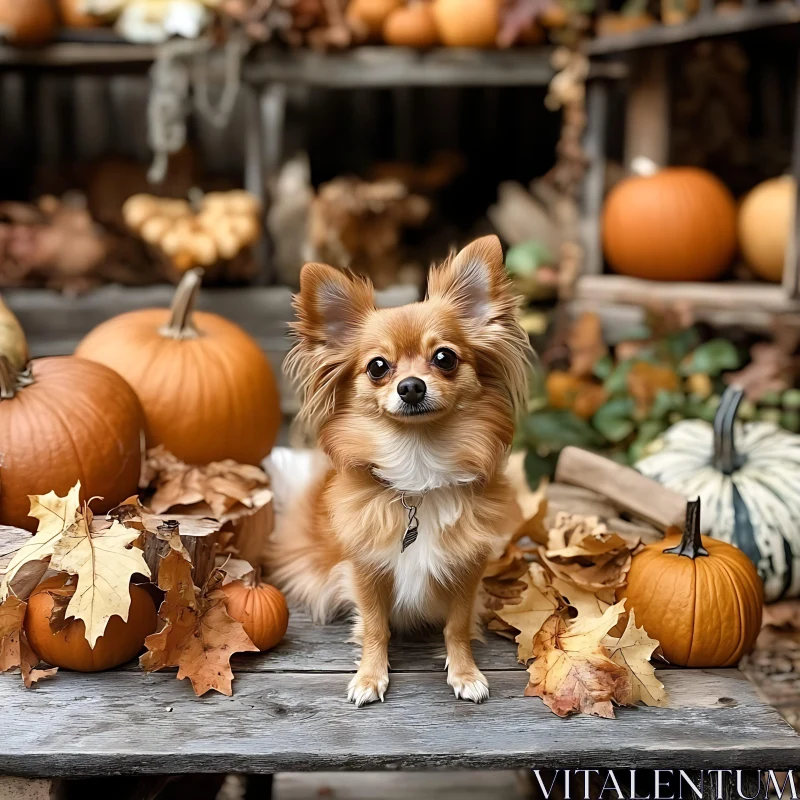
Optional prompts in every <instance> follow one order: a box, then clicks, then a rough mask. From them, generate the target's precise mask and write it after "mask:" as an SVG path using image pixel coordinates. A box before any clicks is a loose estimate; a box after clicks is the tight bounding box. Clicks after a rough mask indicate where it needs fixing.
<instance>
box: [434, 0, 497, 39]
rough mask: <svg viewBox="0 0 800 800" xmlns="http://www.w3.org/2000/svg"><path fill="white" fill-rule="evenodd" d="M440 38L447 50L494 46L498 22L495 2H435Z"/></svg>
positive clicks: (442, 0) (455, 0)
mask: <svg viewBox="0 0 800 800" xmlns="http://www.w3.org/2000/svg"><path fill="white" fill-rule="evenodd" d="M433 15H434V17H435V18H436V26H437V27H438V29H439V37H440V38H441V40H442V42H443V43H444V44H445V45H447V46H448V47H484V48H485V47H494V46H495V45H496V43H497V33H498V27H499V20H500V3H499V2H498V0H434V3H433Z"/></svg>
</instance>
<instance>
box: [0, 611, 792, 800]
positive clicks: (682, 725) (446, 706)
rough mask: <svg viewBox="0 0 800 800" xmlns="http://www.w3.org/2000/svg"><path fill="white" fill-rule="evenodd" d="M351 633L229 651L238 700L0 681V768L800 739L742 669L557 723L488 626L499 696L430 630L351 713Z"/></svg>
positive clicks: (161, 679) (365, 758)
mask: <svg viewBox="0 0 800 800" xmlns="http://www.w3.org/2000/svg"><path fill="white" fill-rule="evenodd" d="M348 634H349V628H348V627H347V626H345V625H334V626H328V627H319V626H313V625H311V623H310V622H309V621H308V619H307V618H305V617H304V616H303V615H302V614H299V613H297V614H294V615H293V616H292V621H291V625H290V629H289V633H288V634H287V637H286V639H285V640H284V642H283V643H282V644H281V645H280V646H279V647H277V648H276V649H275V650H273V651H272V652H270V653H266V654H264V655H255V656H252V655H249V654H248V655H239V656H235V657H234V659H233V664H234V672H235V674H236V676H237V677H236V680H235V681H234V693H233V696H232V697H223V696H221V695H218V694H209V695H207V696H206V697H203V698H197V697H195V696H194V694H193V692H192V690H191V686H190V685H189V682H188V681H177V680H176V679H175V674H174V672H173V673H169V672H163V673H155V674H152V675H144V674H143V673H142V672H141V671H139V669H138V667H137V666H136V664H133V663H132V664H130V665H127V666H126V667H123V668H121V669H119V670H116V671H113V672H106V673H100V674H96V675H81V674H75V673H68V672H61V673H59V674H58V675H56V677H55V678H54V679H52V680H49V681H44V682H42V683H41V685H40V686H39V687H38V688H36V689H34V690H31V691H28V690H26V689H24V688H23V687H22V684H21V681H20V679H19V676H12V675H2V676H0V709H2V717H1V718H0V719H1V720H2V729H1V730H0V775H5V776H19V777H23V778H43V779H54V778H64V777H69V778H77V777H95V776H107V775H128V776H152V775H166V774H197V773H207V774H211V773H213V774H222V773H248V774H254V775H258V774H261V775H266V774H270V773H274V772H278V771H315V770H331V769H334V770H385V769H394V770H397V769H442V768H453V769H455V768H465V767H466V768H485V769H499V768H503V769H510V768H530V767H537V768H541V769H546V768H557V769H563V768H586V767H592V768H594V767H603V768H611V767H620V768H630V767H640V768H644V769H653V768H670V769H677V768H682V769H687V770H689V769H702V768H714V769H721V768H739V769H756V768H759V769H768V768H771V769H787V768H789V767H791V766H796V765H797V764H798V763H800V736H798V734H796V733H795V732H794V731H793V730H792V729H791V728H790V727H789V725H788V724H786V723H785V722H784V721H783V719H782V718H781V717H780V716H779V714H778V713H777V712H776V711H775V710H774V709H773V708H772V707H770V706H768V705H766V704H765V703H763V702H762V701H760V700H759V699H758V697H757V695H756V692H755V690H754V688H753V687H752V685H751V684H750V683H749V682H748V681H747V680H746V678H745V677H744V676H743V675H742V674H741V673H740V672H739V671H738V670H734V669H727V670H680V669H664V670H660V671H659V677H660V678H661V680H662V681H663V682H664V683H665V684H666V686H667V689H668V690H669V693H670V697H671V704H670V707H669V708H663V709H659V708H644V707H641V708H639V707H637V708H623V709H619V710H618V712H617V716H618V718H617V719H616V720H603V719H599V718H595V717H573V718H570V719H559V718H558V717H556V716H554V715H553V714H552V713H550V711H549V710H548V709H546V708H545V707H544V705H543V704H542V703H541V701H540V700H538V699H536V698H526V697H524V696H523V694H522V693H523V690H524V688H525V685H526V682H527V675H526V673H525V671H524V670H523V669H522V668H521V667H520V666H519V665H518V664H517V663H516V661H515V646H514V645H513V644H512V643H511V642H508V641H506V640H504V639H500V638H499V637H496V636H494V635H490V636H489V637H488V638H487V641H486V643H485V644H477V643H476V645H475V652H476V658H477V661H478V664H479V666H480V667H481V669H482V670H483V671H484V672H485V673H486V675H487V676H488V678H489V681H490V685H491V698H490V700H489V701H488V702H487V703H485V704H484V705H480V706H476V705H473V704H472V703H468V702H464V701H461V700H456V699H455V698H454V697H453V693H452V690H451V689H450V687H448V686H447V683H446V682H445V673H444V671H443V668H444V652H443V651H444V648H443V646H442V644H441V641H440V639H439V638H437V637H430V638H429V639H428V640H427V641H417V642H395V643H393V645H392V649H391V663H392V669H393V674H392V682H391V686H390V689H389V692H388V693H387V695H386V702H385V703H382V704H380V703H379V704H376V705H372V706H367V707H365V708H361V709H357V708H355V707H354V706H353V705H351V704H349V703H348V702H347V700H346V699H345V694H346V688H347V683H348V681H349V675H350V673H353V672H354V671H355V659H356V657H357V651H356V648H355V646H354V645H353V644H348V643H347V642H346V639H347V638H348ZM7 785H11V783H10V782H7ZM14 785H15V786H16V788H17V789H19V788H20V787H22V788H23V791H24V792H26V794H22V795H15V797H16V796H19V797H37V798H38V797H49V796H50V795H49V794H48V792H49V791H50V789H49V784H47V783H46V782H41V781H40V782H38V783H31V784H24V783H19V782H16V783H15V784H14ZM10 796H11V795H10V794H8V795H6V797H10ZM0 798H2V799H3V800H5V797H4V795H3V779H2V778H0ZM117 800H119V798H117Z"/></svg>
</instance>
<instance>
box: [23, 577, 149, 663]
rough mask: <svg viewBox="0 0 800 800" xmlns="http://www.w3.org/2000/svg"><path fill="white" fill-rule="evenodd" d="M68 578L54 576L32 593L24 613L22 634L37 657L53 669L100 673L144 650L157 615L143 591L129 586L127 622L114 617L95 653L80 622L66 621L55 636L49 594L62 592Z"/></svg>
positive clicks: (98, 642) (51, 603)
mask: <svg viewBox="0 0 800 800" xmlns="http://www.w3.org/2000/svg"><path fill="white" fill-rule="evenodd" d="M68 577H69V576H67V575H56V576H54V577H52V578H49V579H48V580H46V581H43V582H42V583H40V584H39V586H37V587H36V589H34V590H33V593H32V594H31V596H30V598H29V599H28V608H27V610H26V612H25V634H26V636H27V637H28V642H30V645H31V647H32V648H33V650H34V652H35V653H36V655H38V656H39V658H41V659H42V660H43V661H46V662H47V663H48V664H52V665H53V666H54V667H62V668H64V669H71V670H75V671H76V672H100V671H101V670H104V669H112V668H113V667H118V666H119V665H120V664H124V663H125V662H126V661H130V660H131V659H132V658H134V657H135V656H137V655H138V654H139V653H140V652H141V650H142V648H143V647H144V640H145V638H146V637H147V636H149V635H150V634H151V633H155V630H156V626H157V625H158V615H157V614H156V606H155V603H154V602H153V599H152V597H150V594H149V593H148V591H147V590H146V589H143V588H142V587H141V586H135V585H133V584H131V587H130V591H131V606H130V611H129V612H128V620H127V622H126V621H123V619H122V617H118V616H114V617H111V619H110V620H109V621H108V626H107V627H106V631H105V633H104V634H103V635H102V636H101V637H100V638H99V639H98V640H97V642H96V643H95V646H94V649H92V648H91V647H89V642H87V641H86V635H85V634H86V628H85V626H84V624H83V620H79V619H73V620H71V621H68V622H67V624H66V627H64V628H63V629H62V630H60V631H58V632H57V633H54V632H53V629H52V628H51V625H50V615H51V614H52V613H53V607H54V605H55V598H54V597H53V595H52V594H50V592H54V591H55V592H57V591H59V590H61V589H63V588H64V585H65V583H66V581H67V578H68Z"/></svg>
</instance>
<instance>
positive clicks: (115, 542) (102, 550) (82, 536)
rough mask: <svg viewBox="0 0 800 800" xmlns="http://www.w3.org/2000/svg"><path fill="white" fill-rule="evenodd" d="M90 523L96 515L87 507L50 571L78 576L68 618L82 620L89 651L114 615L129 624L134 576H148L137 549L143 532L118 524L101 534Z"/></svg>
mask: <svg viewBox="0 0 800 800" xmlns="http://www.w3.org/2000/svg"><path fill="white" fill-rule="evenodd" d="M92 522H93V515H92V512H91V511H90V509H89V507H88V506H86V505H84V507H83V510H82V512H79V513H78V515H77V517H76V519H75V522H74V523H73V524H72V525H70V526H69V527H68V528H67V529H66V530H65V531H64V532H63V534H62V535H61V537H60V538H59V540H58V542H57V543H56V545H55V547H54V548H53V554H52V557H51V559H50V566H51V568H52V569H55V570H59V571H61V572H66V573H68V574H70V575H77V578H78V582H77V588H76V590H75V594H74V595H73V596H72V598H71V599H70V602H69V605H68V607H67V612H66V615H67V616H68V617H71V618H73V619H80V620H83V623H84V625H85V626H86V640H87V641H88V642H89V646H90V647H94V646H95V643H96V642H97V640H98V639H99V638H100V637H101V636H102V635H103V633H105V630H106V625H107V624H108V621H109V620H110V619H111V617H113V616H119V617H121V618H122V619H123V620H124V621H127V619H128V612H129V611H130V605H131V594H130V588H129V587H130V582H131V578H132V576H133V575H135V574H137V573H138V574H141V575H144V576H146V577H148V578H149V577H150V568H149V567H148V566H147V563H146V562H145V560H144V554H143V553H142V551H141V550H140V549H139V548H137V547H134V546H133V543H134V542H135V541H136V540H137V539H138V538H139V535H140V534H139V531H137V530H136V529H132V528H126V527H125V526H124V525H122V524H121V523H119V522H117V521H116V520H114V522H112V523H111V526H110V527H107V528H103V529H100V530H97V529H94V528H93V526H92Z"/></svg>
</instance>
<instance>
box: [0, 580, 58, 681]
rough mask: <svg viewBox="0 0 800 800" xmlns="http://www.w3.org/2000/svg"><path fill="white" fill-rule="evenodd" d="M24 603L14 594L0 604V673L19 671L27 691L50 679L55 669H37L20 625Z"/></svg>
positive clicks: (22, 620) (35, 660) (37, 657)
mask: <svg viewBox="0 0 800 800" xmlns="http://www.w3.org/2000/svg"><path fill="white" fill-rule="evenodd" d="M27 605H28V604H27V603H26V602H25V601H24V600H20V599H19V598H18V597H15V596H14V595H13V594H12V595H11V596H9V597H8V598H7V599H6V600H5V601H4V602H3V603H2V604H0V672H8V671H9V670H12V669H19V671H20V672H21V673H22V680H23V682H24V683H25V686H26V688H28V689H30V688H31V687H32V686H33V685H34V684H35V683H36V682H37V681H40V680H43V679H44V678H50V677H52V676H53V675H55V674H56V672H57V671H58V669H57V668H56V667H52V668H50V669H37V668H36V666H37V664H38V663H39V660H40V659H39V656H37V655H36V653H34V652H33V649H32V648H31V646H30V644H28V639H27V637H26V636H25V629H24V628H23V626H22V623H23V622H24V620H25V609H26V608H27Z"/></svg>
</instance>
